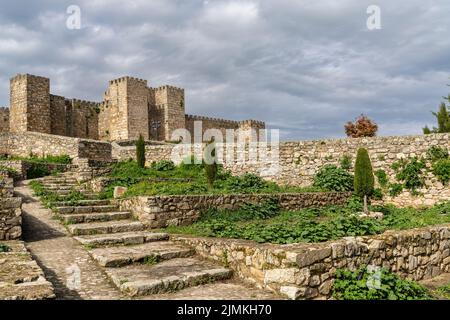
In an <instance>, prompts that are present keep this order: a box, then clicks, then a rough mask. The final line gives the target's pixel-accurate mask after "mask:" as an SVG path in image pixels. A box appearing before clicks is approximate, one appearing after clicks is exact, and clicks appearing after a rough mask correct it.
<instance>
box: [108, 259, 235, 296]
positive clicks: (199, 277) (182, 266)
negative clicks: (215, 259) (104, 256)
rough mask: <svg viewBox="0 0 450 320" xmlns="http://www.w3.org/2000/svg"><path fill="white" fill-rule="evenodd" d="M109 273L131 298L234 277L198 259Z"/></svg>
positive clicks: (228, 271)
mask: <svg viewBox="0 0 450 320" xmlns="http://www.w3.org/2000/svg"><path fill="white" fill-rule="evenodd" d="M106 273H107V275H108V276H109V277H110V279H111V280H112V281H113V283H114V284H115V285H116V286H117V287H118V288H119V289H120V290H121V291H122V292H124V293H126V294H128V295H130V296H144V295H151V294H157V293H165V292H173V291H177V290H181V289H183V288H187V287H193V286H198V285H201V284H205V283H210V282H215V281H219V280H224V279H229V278H230V277H231V276H232V271H231V270H229V269H226V268H223V267H220V266H217V265H215V264H213V263H211V262H208V261H203V260H199V259H196V258H176V259H171V260H167V261H163V262H161V263H158V264H155V265H149V264H132V265H128V266H125V267H122V268H106Z"/></svg>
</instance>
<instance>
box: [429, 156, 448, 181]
mask: <svg viewBox="0 0 450 320" xmlns="http://www.w3.org/2000/svg"><path fill="white" fill-rule="evenodd" d="M432 171H433V174H434V175H435V176H436V177H437V178H438V179H439V181H441V182H442V183H443V184H444V185H446V184H447V183H448V182H449V181H450V159H440V160H437V161H436V162H434V163H433V165H432Z"/></svg>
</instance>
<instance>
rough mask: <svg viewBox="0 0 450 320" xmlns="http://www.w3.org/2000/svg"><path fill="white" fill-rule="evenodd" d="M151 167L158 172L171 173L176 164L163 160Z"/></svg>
mask: <svg viewBox="0 0 450 320" xmlns="http://www.w3.org/2000/svg"><path fill="white" fill-rule="evenodd" d="M151 167H152V169H154V170H156V171H170V170H173V169H175V164H174V163H173V162H172V161H170V160H161V161H158V162H154V163H152V166H151Z"/></svg>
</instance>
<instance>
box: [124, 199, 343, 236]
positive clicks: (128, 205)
mask: <svg viewBox="0 0 450 320" xmlns="http://www.w3.org/2000/svg"><path fill="white" fill-rule="evenodd" d="M350 196H351V193H349V192H316V193H279V194H276V193H275V194H221V195H182V196H152V197H132V198H128V199H122V200H118V203H119V205H120V208H121V209H122V210H130V211H131V212H133V214H134V215H135V217H137V218H138V219H139V220H140V221H141V222H143V223H144V224H145V225H147V226H148V227H150V228H163V227H167V226H170V225H188V224H191V223H193V222H194V221H196V220H197V219H198V218H199V216H200V213H201V212H202V211H204V210H207V209H209V208H217V209H231V210H233V209H237V208H239V207H240V206H242V205H243V204H244V203H261V202H264V201H266V200H268V199H271V198H272V199H277V200H278V202H279V204H280V207H281V209H283V210H298V209H302V208H309V207H323V206H327V205H342V204H344V203H345V202H346V201H348V199H349V198H350Z"/></svg>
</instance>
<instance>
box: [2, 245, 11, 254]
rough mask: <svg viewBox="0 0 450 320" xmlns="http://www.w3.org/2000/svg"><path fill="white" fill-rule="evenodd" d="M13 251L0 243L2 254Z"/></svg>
mask: <svg viewBox="0 0 450 320" xmlns="http://www.w3.org/2000/svg"><path fill="white" fill-rule="evenodd" d="M9 251H11V248H10V247H9V246H7V245H6V244H3V243H0V252H9Z"/></svg>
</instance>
